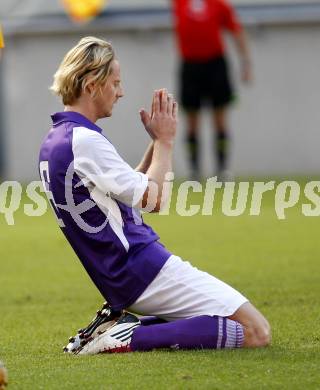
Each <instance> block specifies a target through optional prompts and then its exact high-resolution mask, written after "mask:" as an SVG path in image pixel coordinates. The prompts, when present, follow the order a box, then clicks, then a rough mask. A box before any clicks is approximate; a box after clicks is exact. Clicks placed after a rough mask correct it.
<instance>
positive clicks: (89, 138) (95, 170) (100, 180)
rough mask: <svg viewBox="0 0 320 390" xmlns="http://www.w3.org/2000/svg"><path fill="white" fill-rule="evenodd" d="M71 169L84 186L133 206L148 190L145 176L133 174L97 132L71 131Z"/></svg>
mask: <svg viewBox="0 0 320 390" xmlns="http://www.w3.org/2000/svg"><path fill="white" fill-rule="evenodd" d="M72 150H73V154H74V170H75V172H76V173H77V175H78V176H79V178H80V179H81V180H82V182H83V183H84V185H86V186H87V187H97V188H98V189H99V190H100V191H101V192H103V193H105V194H109V195H110V196H111V197H112V198H114V199H116V200H119V201H120V202H122V203H124V204H126V205H128V206H130V207H133V206H136V205H137V204H138V203H139V201H140V200H141V199H142V197H143V194H144V192H145V191H146V189H147V187H148V176H147V175H145V174H143V173H140V172H137V171H135V170H134V169H133V168H132V167H130V165H129V164H127V163H126V162H125V161H124V160H123V159H122V158H121V157H120V156H119V154H118V153H117V151H116V149H115V147H114V146H113V145H112V144H111V143H110V142H109V141H108V140H107V139H106V138H105V137H104V136H103V135H102V134H100V133H98V132H96V131H94V130H90V129H87V128H84V127H75V128H74V129H73V137H72Z"/></svg>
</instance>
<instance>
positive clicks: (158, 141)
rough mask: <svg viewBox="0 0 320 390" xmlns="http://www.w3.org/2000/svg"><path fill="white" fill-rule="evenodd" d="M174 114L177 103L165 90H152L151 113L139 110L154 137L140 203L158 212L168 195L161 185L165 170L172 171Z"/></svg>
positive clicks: (175, 126) (149, 209)
mask: <svg viewBox="0 0 320 390" xmlns="http://www.w3.org/2000/svg"><path fill="white" fill-rule="evenodd" d="M177 114H178V105H177V102H176V101H175V100H174V99H173V96H172V95H168V93H167V91H166V90H161V91H155V93H154V96H153V103H152V109H151V115H149V114H148V113H147V112H146V111H145V110H142V111H141V120H142V122H143V124H144V126H145V128H146V130H147V132H148V133H149V134H150V136H151V137H152V138H153V140H154V142H153V153H152V159H151V163H150V166H149V168H148V169H147V171H146V175H147V176H148V180H149V184H148V187H147V189H146V191H145V193H144V195H143V198H142V199H141V202H140V205H141V207H142V208H144V209H147V210H148V211H149V212H158V211H160V209H161V206H162V205H164V204H165V202H166V200H167V197H168V194H167V192H166V186H164V184H165V180H166V175H167V173H168V172H172V157H173V146H174V140H175V137H176V130H177Z"/></svg>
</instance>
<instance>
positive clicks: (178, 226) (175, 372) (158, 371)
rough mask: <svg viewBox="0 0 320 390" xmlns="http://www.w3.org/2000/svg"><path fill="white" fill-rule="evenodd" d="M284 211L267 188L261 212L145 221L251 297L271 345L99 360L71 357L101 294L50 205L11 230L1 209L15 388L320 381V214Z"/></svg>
mask: <svg viewBox="0 0 320 390" xmlns="http://www.w3.org/2000/svg"><path fill="white" fill-rule="evenodd" d="M199 199H200V195H199V194H198V195H196V196H194V197H193V200H194V201H197V200H199ZM217 208H219V207H217ZM287 215H288V218H287V219H286V220H282V221H279V220H278V219H277V218H276V215H275V212H274V198H273V197H272V194H270V195H269V196H268V197H267V198H266V200H265V201H264V202H263V209H262V213H261V216H259V217H252V216H249V215H248V212H246V213H245V214H244V215H243V216H241V217H235V218H232V217H226V216H224V215H223V214H222V213H221V212H220V211H219V210H218V211H214V214H213V216H210V217H208V216H206V217H202V216H194V217H191V218H187V217H181V216H178V215H177V214H176V213H172V214H171V215H170V216H156V215H152V216H147V217H145V220H146V221H147V222H149V223H151V224H152V226H153V227H154V228H155V230H156V231H157V232H158V233H159V234H160V236H161V240H162V242H163V243H164V244H165V245H166V246H167V247H168V248H169V249H170V250H171V251H173V252H174V253H176V254H179V255H180V256H182V257H183V258H185V259H188V260H190V261H191V262H192V263H193V264H194V265H196V266H198V267H199V268H202V269H204V270H206V271H208V272H211V273H213V274H214V275H215V276H217V277H219V278H221V279H223V280H225V281H227V282H228V283H230V284H231V285H233V286H234V287H236V288H237V289H239V290H240V291H241V292H242V293H243V294H245V295H246V296H247V297H248V298H250V300H251V301H252V302H253V303H254V304H255V305H256V306H257V307H258V308H259V309H260V310H261V311H262V312H263V313H264V314H265V315H266V317H267V318H268V319H269V321H270V323H271V326H272V328H273V343H272V346H270V347H269V348H267V349H263V350H234V351H193V352H190V351H188V352H187V351H170V352H169V351H158V352H150V353H132V354H119V355H104V356H102V355H101V356H93V357H75V356H65V355H64V354H63V353H62V347H63V345H64V344H66V341H67V339H68V337H69V336H71V335H72V334H73V333H74V332H75V331H76V330H77V329H78V328H79V327H81V326H83V325H85V324H86V323H87V322H88V321H89V320H90V319H91V317H92V315H93V313H94V311H95V310H96V309H97V307H98V306H99V305H100V304H101V303H102V302H103V299H102V298H101V296H99V293H98V292H97V291H96V289H95V287H94V286H93V285H92V283H91V282H90V281H89V279H88V277H87V276H86V274H85V272H84V271H83V269H82V267H81V265H80V263H79V262H78V260H77V259H76V257H75V255H74V254H73V252H72V250H71V249H70V248H69V246H68V244H67V243H66V241H65V239H64V238H63V236H62V234H61V233H60V231H59V230H58V228H57V226H56V222H55V219H54V217H53V216H52V214H51V211H48V212H47V213H46V214H45V215H44V216H42V217H39V218H31V217H26V216H25V215H24V214H23V213H22V210H20V212H19V213H18V214H17V215H16V216H15V219H16V221H15V226H11V227H9V226H7V225H6V224H5V221H4V217H3V216H2V215H0V219H1V224H0V232H1V236H0V237H1V247H0V251H1V270H0V309H1V317H0V318H1V321H0V323H1V329H0V331H1V333H0V360H3V361H5V363H6V365H7V367H8V370H9V375H10V386H9V388H10V389H22V390H29V389H30V390H31V389H32V390H35V389H46V390H47V389H48V390H51V389H57V390H58V389H59V390H63V389H90V390H91V389H92V390H96V389H99V390H100V389H141V388H142V389H144V388H153V389H166V388H168V389H236V388H238V389H319V388H320V369H319V368H320V310H319V309H320V304H319V300H320V273H319V271H320V266H319V261H320V258H319V254H320V239H319V232H320V217H318V218H311V217H305V216H303V215H302V213H301V208H300V206H296V207H294V208H293V209H292V210H290V211H289V212H288V214H287Z"/></svg>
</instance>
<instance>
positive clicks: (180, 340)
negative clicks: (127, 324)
mask: <svg viewBox="0 0 320 390" xmlns="http://www.w3.org/2000/svg"><path fill="white" fill-rule="evenodd" d="M243 341H244V333H243V328H242V325H241V324H240V323H238V322H236V321H232V320H229V319H228V318H225V317H218V316H213V317H211V316H201V317H194V318H189V319H186V320H185V319H184V320H177V321H173V322H167V323H164V324H157V325H150V326H139V327H138V328H137V329H136V330H135V331H134V332H133V335H132V340H131V349H132V350H133V351H150V350H152V349H156V348H174V349H179V348H181V349H221V348H239V347H241V346H242V345H243Z"/></svg>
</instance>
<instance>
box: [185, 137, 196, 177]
mask: <svg viewBox="0 0 320 390" xmlns="http://www.w3.org/2000/svg"><path fill="white" fill-rule="evenodd" d="M186 144H187V152H188V158H189V161H190V167H191V169H192V171H193V172H194V173H197V172H198V171H199V142H198V138H197V136H196V135H189V136H188V137H187V141H186Z"/></svg>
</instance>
